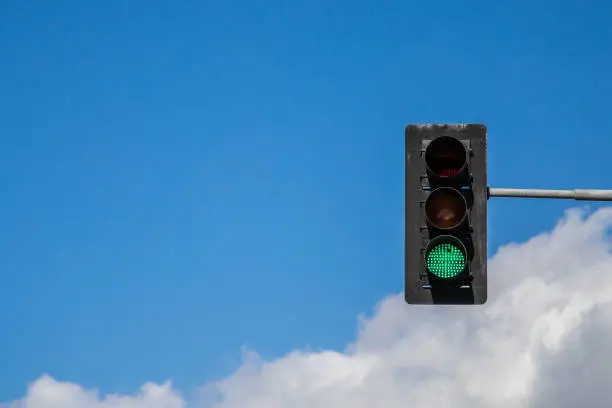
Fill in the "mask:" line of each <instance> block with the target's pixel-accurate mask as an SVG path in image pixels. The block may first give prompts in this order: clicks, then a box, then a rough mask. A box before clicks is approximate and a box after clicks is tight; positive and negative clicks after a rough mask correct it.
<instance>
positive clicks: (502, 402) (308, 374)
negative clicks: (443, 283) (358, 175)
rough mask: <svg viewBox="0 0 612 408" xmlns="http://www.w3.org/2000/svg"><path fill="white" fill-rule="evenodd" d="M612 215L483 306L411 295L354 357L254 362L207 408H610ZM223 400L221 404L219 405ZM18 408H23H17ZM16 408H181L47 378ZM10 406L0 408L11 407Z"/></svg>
mask: <svg viewBox="0 0 612 408" xmlns="http://www.w3.org/2000/svg"><path fill="white" fill-rule="evenodd" d="M611 226H612V209H605V210H600V211H598V212H596V213H594V214H592V215H590V216H588V217H585V216H584V214H583V213H582V212H579V211H571V212H569V213H568V214H567V216H566V217H565V218H564V219H563V220H562V221H561V222H560V223H559V225H558V226H557V227H556V228H555V229H554V230H553V231H552V232H550V233H546V234H542V235H539V236H537V237H535V238H533V239H531V240H530V241H528V242H526V243H523V244H510V245H507V246H505V247H503V248H501V249H500V250H499V252H498V253H497V254H496V255H495V256H494V257H493V258H492V259H491V260H490V261H489V303H488V304H487V305H486V306H484V307H459V308H452V307H451V308H438V307H434V308H431V307H430V308H428V307H410V306H407V305H405V304H404V302H403V299H402V298H401V296H392V297H389V298H387V299H385V300H383V301H382V302H381V304H380V305H379V306H378V308H377V310H376V312H375V313H374V315H373V316H372V317H371V318H367V319H366V318H362V319H361V322H360V327H359V332H358V336H357V339H356V341H355V342H354V343H353V344H350V345H349V346H348V347H347V349H346V351H345V352H343V353H338V352H332V351H326V352H298V351H296V352H294V353H291V354H289V355H287V356H285V357H283V358H280V359H278V360H275V361H261V360H260V359H259V358H258V356H257V355H256V354H255V353H248V354H247V358H246V359H245V363H244V365H243V367H242V368H241V369H240V370H238V371H237V372H236V373H234V374H233V375H232V376H230V377H228V378H225V379H222V380H220V381H218V382H216V383H213V384H208V385H207V386H206V387H204V388H203V389H202V392H201V395H202V400H201V401H199V402H193V403H191V404H190V406H192V407H198V408H199V407H203V408H212V407H214V408H251V407H253V408H310V407H312V408H315V407H316V408H332V407H333V408H349V407H350V408H366V407H367V408H371V407H385V408H396V407H397V408H399V407H402V408H405V407H414V408H420V407H434V406H435V407H438V408H446V407H453V408H463V407H466V408H467V407H469V408H474V407H476V408H479V407H483V408H484V407H487V408H506V407H507V408H510V407H512V408H516V407H519V408H545V407H546V408H548V407H557V408H563V407H577V406H585V407H589V408H598V407H604V406H606V407H607V406H610V403H609V401H608V398H607V394H606V391H607V390H609V389H610V387H612V364H610V362H612V253H611V252H610V249H611V244H612V241H611V240H610V237H609V236H607V235H606V234H607V232H608V229H609V228H610V227H611ZM213 399H216V401H213ZM13 404H14V405H13ZM13 404H11V405H10V406H11V407H19V408H60V407H61V408H73V407H74V408H77V407H78V408H94V407H95V408H140V407H143V408H144V407H152V408H179V407H184V406H187V405H186V403H185V402H184V400H183V399H182V398H181V397H180V396H179V394H177V393H176V391H173V390H172V389H171V385H170V384H169V383H167V384H164V385H154V384H146V385H144V386H143V387H142V389H141V391H140V393H139V394H137V395H134V396H122V397H121V396H109V397H101V396H99V395H97V394H96V393H95V392H92V391H86V390H84V389H82V388H81V387H79V386H77V385H74V384H68V383H58V382H56V381H54V380H53V379H52V378H50V377H46V376H45V377H42V378H40V379H39V380H38V381H36V382H35V383H33V384H32V385H31V386H30V388H29V390H28V394H27V395H26V396H25V397H24V398H23V399H22V400H21V401H18V402H16V403H13ZM0 406H1V404H0Z"/></svg>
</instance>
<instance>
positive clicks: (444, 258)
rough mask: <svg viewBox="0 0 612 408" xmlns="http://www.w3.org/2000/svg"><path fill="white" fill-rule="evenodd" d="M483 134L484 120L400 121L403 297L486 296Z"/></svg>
mask: <svg viewBox="0 0 612 408" xmlns="http://www.w3.org/2000/svg"><path fill="white" fill-rule="evenodd" d="M486 134H487V130H486V127H485V126H484V125H472V124H469V125H408V126H407V127H406V179H405V186H406V191H405V194H406V198H405V206H406V207H405V211H406V217H405V220H406V231H405V234H406V237H405V290H404V294H405V299H406V302H407V303H410V304H484V303H485V302H486V299H487V272H486V267H487V172H486V151H487V150H486Z"/></svg>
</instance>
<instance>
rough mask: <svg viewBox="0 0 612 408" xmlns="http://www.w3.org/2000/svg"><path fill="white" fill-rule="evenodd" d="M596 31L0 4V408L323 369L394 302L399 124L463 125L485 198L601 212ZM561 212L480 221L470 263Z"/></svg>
mask: <svg viewBox="0 0 612 408" xmlns="http://www.w3.org/2000/svg"><path fill="white" fill-rule="evenodd" d="M611 12H612V5H610V4H608V2H603V1H599V2H598V1H590V2H581V3H576V2H571V1H558V2H556V3H555V4H554V5H552V4H551V3H549V2H544V1H533V0H532V1H529V2H527V1H515V2H512V4H511V5H510V4H508V5H502V4H500V3H499V2H467V3H466V2H461V3H460V2H450V1H439V2H421V3H415V2H406V1H399V0H398V1H394V0H388V1H376V2H375V1H354V2H349V1H337V2H332V3H330V2H328V1H317V0H312V1H303V2H289V1H260V2H246V1H234V2H216V3H213V2H196V1H185V2H181V4H180V5H175V6H172V5H170V2H161V1H142V0H131V1H108V2H83V1H55V2H44V1H31V2H18V1H8V2H3V4H2V5H1V6H0V49H2V50H3V52H2V53H1V54H0V85H1V90H2V91H1V93H0V95H1V96H0V155H1V157H0V173H2V174H3V177H2V178H1V182H0V194H1V197H2V200H1V201H0V202H1V203H2V204H1V207H0V208H1V209H2V211H0V225H2V229H1V230H0V259H1V260H2V261H1V263H0V283H1V284H0V328H1V330H2V336H0V384H2V387H0V401H7V400H11V399H15V398H18V397H20V396H22V395H23V394H24V392H25V387H26V386H27V384H28V382H30V381H33V380H35V379H36V378H38V377H39V376H40V375H42V374H44V373H49V374H51V375H53V376H54V377H55V378H56V379H58V380H67V381H75V382H78V383H79V384H82V385H84V386H86V387H97V388H99V389H100V390H102V391H104V392H132V391H133V390H135V389H137V388H138V387H139V386H140V384H142V383H143V382H144V381H159V382H161V381H164V380H165V379H168V378H171V379H172V380H173V381H174V383H175V384H177V386H178V387H180V388H181V389H186V390H189V389H192V388H193V387H195V386H196V385H199V384H201V383H203V382H205V381H207V380H211V379H215V378H219V377H221V376H224V375H227V374H229V373H230V372H232V371H234V370H235V369H236V368H237V367H238V366H239V364H240V361H241V347H242V346H244V345H246V346H247V347H248V348H250V349H254V350H257V351H258V352H260V353H261V354H262V355H263V356H265V357H276V356H280V355H283V354H285V353H287V352H288V351H290V350H292V349H294V348H300V347H310V348H312V349H321V348H331V349H342V348H343V347H344V346H345V344H346V343H347V341H349V340H350V339H351V338H353V337H354V332H355V322H356V317H357V316H358V315H359V314H360V313H370V312H371V310H372V307H373V306H374V304H375V303H376V302H377V301H378V300H379V299H381V298H382V297H384V296H386V295H389V294H392V293H397V292H400V291H401V290H402V287H403V184H402V183H403V146H404V145H403V143H404V142H403V137H404V134H403V130H404V126H405V125H406V124H407V123H429V122H442V123H444V122H450V123H455V122H472V123H485V124H486V125H487V126H488V129H489V155H488V160H489V181H490V185H491V186H495V187H533V188H609V189H612V179H610V177H609V172H608V171H607V170H608V167H607V165H608V163H609V160H610V157H609V156H610V151H611V146H612V141H611V140H612V139H610V134H609V125H608V116H609V109H610V108H609V107H610V106H611V105H612V81H611V80H610V72H612V28H611V27H610V24H609V18H608V17H607V16H609V15H610V13H611ZM575 204H576V203H574V202H571V201H559V202H551V201H548V200H544V201H542V200H539V201H530V200H523V201H521V200H510V199H495V200H492V201H491V202H490V206H489V231H490V234H489V245H490V250H491V254H492V253H493V252H494V251H495V249H496V248H497V247H498V246H499V245H502V244H505V243H508V242H510V241H522V240H525V239H528V238H529V237H531V236H533V235H535V234H536V233H539V232H541V231H543V230H546V229H549V228H551V227H552V226H553V225H554V223H555V222H556V221H557V219H558V218H559V217H560V216H561V214H562V211H563V210H564V209H565V208H569V207H571V206H574V205H575ZM597 206H600V205H599V204H596V205H594V207H597ZM490 279H495V277H494V276H492V277H490Z"/></svg>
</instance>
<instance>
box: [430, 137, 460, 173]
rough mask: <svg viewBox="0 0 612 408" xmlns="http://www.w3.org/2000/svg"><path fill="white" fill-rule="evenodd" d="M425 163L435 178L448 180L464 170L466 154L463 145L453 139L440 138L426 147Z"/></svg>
mask: <svg viewBox="0 0 612 408" xmlns="http://www.w3.org/2000/svg"><path fill="white" fill-rule="evenodd" d="M425 162H426V163H427V168H428V169H429V171H430V172H432V173H433V174H435V175H436V176H438V177H443V178H447V177H448V178H450V177H453V176H456V175H458V174H459V173H461V172H462V171H463V170H464V169H465V167H466V165H467V152H466V150H465V147H464V146H463V143H461V142H460V141H459V140H457V139H455V138H454V137H450V136H440V137H438V138H436V139H434V140H432V141H431V143H429V145H428V146H427V149H426V150H425Z"/></svg>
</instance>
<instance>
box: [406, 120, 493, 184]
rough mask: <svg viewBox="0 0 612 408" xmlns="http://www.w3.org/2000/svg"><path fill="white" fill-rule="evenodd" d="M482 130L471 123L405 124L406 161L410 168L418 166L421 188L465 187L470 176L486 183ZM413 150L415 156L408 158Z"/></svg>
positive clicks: (468, 182)
mask: <svg viewBox="0 0 612 408" xmlns="http://www.w3.org/2000/svg"><path fill="white" fill-rule="evenodd" d="M486 132H487V129H486V127H485V126H484V125H473V124H466V125H408V126H407V127H406V154H407V157H406V163H407V164H410V165H409V167H412V168H413V169H414V170H417V169H416V168H415V167H414V166H415V165H416V166H418V170H419V171H420V172H421V176H420V184H421V186H422V188H424V189H428V188H430V187H436V186H444V185H447V186H455V187H466V186H468V185H470V181H471V177H473V178H476V177H478V180H473V181H475V182H476V183H477V184H482V185H485V186H486V157H485V155H486ZM417 151H418V152H419V157H410V154H414V152H417ZM475 153H476V154H475ZM474 158H476V160H473V159H474ZM485 193H486V191H485Z"/></svg>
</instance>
